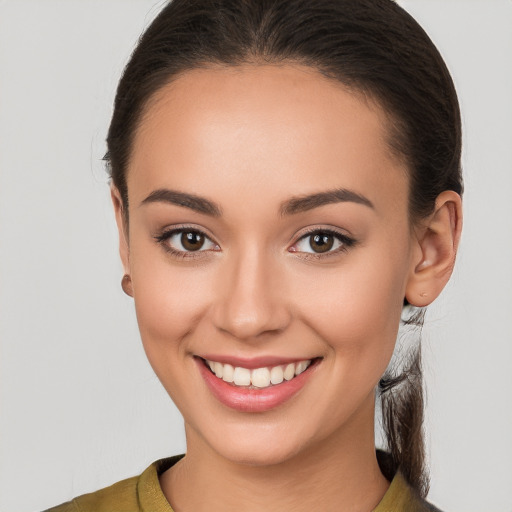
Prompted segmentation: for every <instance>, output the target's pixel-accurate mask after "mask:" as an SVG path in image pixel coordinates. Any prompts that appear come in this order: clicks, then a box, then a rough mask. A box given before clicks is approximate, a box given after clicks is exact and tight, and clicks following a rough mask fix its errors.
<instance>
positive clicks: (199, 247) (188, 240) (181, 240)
mask: <svg viewBox="0 0 512 512" xmlns="http://www.w3.org/2000/svg"><path fill="white" fill-rule="evenodd" d="M155 238H156V240H157V241H158V242H159V243H160V244H162V245H163V247H164V249H166V250H167V251H169V252H171V253H174V254H181V255H186V254H187V253H193V252H196V253H198V254H200V253H204V252H207V251H218V250H220V247H219V246H218V245H217V244H216V243H215V242H213V241H212V240H211V239H210V238H209V237H208V236H207V235H205V234H204V233H203V232H202V231H199V230H196V229H171V230H169V231H166V232H164V233H162V234H161V235H158V236H156V237H155Z"/></svg>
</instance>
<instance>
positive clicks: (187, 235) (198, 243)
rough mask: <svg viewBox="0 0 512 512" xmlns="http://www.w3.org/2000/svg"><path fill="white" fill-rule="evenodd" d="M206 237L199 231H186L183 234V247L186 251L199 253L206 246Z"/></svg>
mask: <svg viewBox="0 0 512 512" xmlns="http://www.w3.org/2000/svg"><path fill="white" fill-rule="evenodd" d="M204 240H205V237H204V235H203V234H202V233H199V232H197V231H184V232H183V233H181V240H180V241H181V245H182V246H183V248H184V249H185V250H186V251H198V250H199V249H201V248H202V247H203V245H204Z"/></svg>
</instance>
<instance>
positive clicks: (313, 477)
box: [160, 408, 389, 512]
mask: <svg viewBox="0 0 512 512" xmlns="http://www.w3.org/2000/svg"><path fill="white" fill-rule="evenodd" d="M365 415H368V412H367V413H366V414H365ZM369 419H370V421H365V422H364V425H365V427H364V428H361V422H360V421H355V422H353V424H352V425H345V426H344V428H343V429H342V430H340V431H338V432H334V433H333V434H332V435H331V436H329V437H328V438H326V439H325V440H323V442H322V443H321V444H317V445H315V446H311V447H309V448H307V449H305V450H301V452H300V455H295V456H292V457H290V458H288V459H287V460H285V461H283V462H280V463H278V464H272V465H258V466H255V465H249V464H239V463H236V462H233V461H230V460H227V459H226V458H224V457H222V456H221V455H219V454H218V453H217V452H215V451H214V450H213V449H212V448H211V447H210V446H209V445H208V444H206V443H205V442H204V440H203V439H202V438H201V437H200V436H199V435H198V434H197V433H196V432H194V431H193V429H191V428H190V427H187V446H188V450H187V454H186V456H185V457H184V458H183V459H182V460H181V461H180V462H179V463H177V464H176V465H175V466H173V467H172V468H171V469H170V470H168V471H167V472H166V473H164V474H163V475H162V476H161V479H160V482H161V486H162V490H163V492H164V494H165V496H166V497H167V499H168V501H169V502H170V503H171V505H172V506H173V509H174V510H175V512H183V511H188V510H194V511H195V512H203V511H204V512H206V511H208V512H217V511H219V512H220V511H222V512H231V511H239V510H244V511H245V512H252V511H261V510H294V511H296V512H302V511H304V512H305V511H311V510H323V511H331V510H332V511H334V510H336V511H338V510H351V511H354V512H355V511H361V512H363V511H364V512H368V511H370V510H373V508H375V507H376V506H377V505H378V503H379V502H380V500H381V498H382V496H383V495H384V494H385V492H386V490H387V488H388V486H389V482H388V481H387V480H386V479H385V478H384V476H383V475H382V473H381V472H380V469H379V466H378V463H377V458H376V454H375V442H374V430H373V408H372V411H371V418H369ZM366 420H368V418H366Z"/></svg>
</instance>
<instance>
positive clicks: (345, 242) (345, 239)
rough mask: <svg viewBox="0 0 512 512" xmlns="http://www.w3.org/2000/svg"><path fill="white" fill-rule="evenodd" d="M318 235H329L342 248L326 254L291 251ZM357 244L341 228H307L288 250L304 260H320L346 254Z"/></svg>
mask: <svg viewBox="0 0 512 512" xmlns="http://www.w3.org/2000/svg"><path fill="white" fill-rule="evenodd" d="M317 233H323V234H328V235H332V236H334V237H335V238H336V239H338V241H339V242H340V243H341V246H340V247H339V248H337V249H335V250H332V251H326V252H324V253H321V252H318V253H315V252H305V251H298V250H292V251H290V249H291V248H293V247H294V246H296V245H297V244H298V243H299V242H300V241H301V240H303V239H304V238H307V237H309V236H312V235H314V234H317ZM356 244H357V240H356V239H355V238H354V237H353V236H351V235H348V234H347V233H346V232H345V231H342V230H341V229H339V228H334V227H326V226H311V227H308V228H306V229H305V230H304V231H301V232H300V233H299V234H298V235H297V236H296V237H295V241H294V242H293V244H292V246H291V247H290V248H289V249H288V251H290V252H292V253H295V254H297V255H299V254H300V257H302V258H314V259H319V258H325V257H329V256H335V255H337V254H339V253H342V252H345V251H347V250H348V249H349V248H350V247H353V246H354V245H356Z"/></svg>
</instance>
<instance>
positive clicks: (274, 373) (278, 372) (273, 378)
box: [270, 366, 284, 384]
mask: <svg viewBox="0 0 512 512" xmlns="http://www.w3.org/2000/svg"><path fill="white" fill-rule="evenodd" d="M283 379H284V373H283V367H282V366H274V368H272V370H270V382H272V384H281V382H283Z"/></svg>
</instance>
